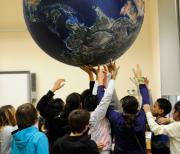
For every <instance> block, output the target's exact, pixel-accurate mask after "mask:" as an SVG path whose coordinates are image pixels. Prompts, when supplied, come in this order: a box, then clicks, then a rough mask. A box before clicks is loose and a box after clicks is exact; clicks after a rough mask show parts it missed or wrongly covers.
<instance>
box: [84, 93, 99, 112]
mask: <svg viewBox="0 0 180 154" xmlns="http://www.w3.org/2000/svg"><path fill="white" fill-rule="evenodd" d="M82 104H83V105H82V106H83V108H84V109H86V110H88V111H89V112H92V111H94V110H95V109H96V107H97V105H98V99H97V96H96V95H88V96H86V97H85V98H84V102H82Z"/></svg>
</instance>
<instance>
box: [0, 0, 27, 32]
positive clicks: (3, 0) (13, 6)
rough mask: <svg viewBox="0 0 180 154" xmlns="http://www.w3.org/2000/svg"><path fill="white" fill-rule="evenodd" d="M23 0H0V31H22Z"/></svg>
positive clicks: (24, 28) (23, 24)
mask: <svg viewBox="0 0 180 154" xmlns="http://www.w3.org/2000/svg"><path fill="white" fill-rule="evenodd" d="M22 3H23V0H0V31H1V32H3V31H24V30H26V25H25V22H24V17H23V11H22Z"/></svg>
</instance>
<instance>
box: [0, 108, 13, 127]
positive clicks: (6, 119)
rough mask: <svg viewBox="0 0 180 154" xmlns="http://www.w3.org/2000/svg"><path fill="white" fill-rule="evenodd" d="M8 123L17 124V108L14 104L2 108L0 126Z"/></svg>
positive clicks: (0, 110)
mask: <svg viewBox="0 0 180 154" xmlns="http://www.w3.org/2000/svg"><path fill="white" fill-rule="evenodd" d="M7 125H10V126H15V125H16V119H15V108H14V107H13V106H12V105H5V106H2V107H1V108H0V128H1V127H3V126H7Z"/></svg>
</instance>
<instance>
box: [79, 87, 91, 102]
mask: <svg viewBox="0 0 180 154" xmlns="http://www.w3.org/2000/svg"><path fill="white" fill-rule="evenodd" d="M89 95H92V90H91V89H86V90H84V91H83V92H82V93H81V101H82V102H84V99H85V98H86V97H87V96H89Z"/></svg>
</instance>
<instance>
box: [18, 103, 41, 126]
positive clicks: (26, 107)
mask: <svg viewBox="0 0 180 154" xmlns="http://www.w3.org/2000/svg"><path fill="white" fill-rule="evenodd" d="M37 120H38V113H37V110H36V108H35V107H34V106H33V105H32V104H31V103H25V104H22V105H20V106H19V107H18V108H17V111H16V121H17V125H18V128H19V129H23V128H26V127H30V126H32V125H34V124H35V123H36V122H37Z"/></svg>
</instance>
